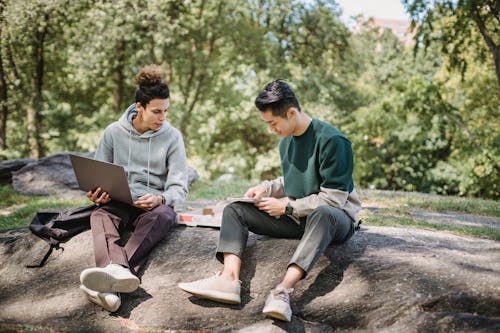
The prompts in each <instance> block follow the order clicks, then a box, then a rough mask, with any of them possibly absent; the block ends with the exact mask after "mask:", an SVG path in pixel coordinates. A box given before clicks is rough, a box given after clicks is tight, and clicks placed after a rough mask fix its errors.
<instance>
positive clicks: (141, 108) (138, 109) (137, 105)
mask: <svg viewBox="0 0 500 333" xmlns="http://www.w3.org/2000/svg"><path fill="white" fill-rule="evenodd" d="M135 109H136V110H137V111H144V107H143V106H142V104H141V103H140V102H137V103H135Z"/></svg>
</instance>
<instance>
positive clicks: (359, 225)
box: [354, 220, 363, 231]
mask: <svg viewBox="0 0 500 333" xmlns="http://www.w3.org/2000/svg"><path fill="white" fill-rule="evenodd" d="M361 223H363V220H359V221H358V223H356V226H355V227H354V230H356V231H359V229H361Z"/></svg>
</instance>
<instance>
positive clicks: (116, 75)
mask: <svg viewBox="0 0 500 333" xmlns="http://www.w3.org/2000/svg"><path fill="white" fill-rule="evenodd" d="M116 50H117V52H118V58H117V64H116V66H115V69H114V71H113V83H114V85H115V87H114V91H113V111H114V112H115V113H120V112H121V111H122V109H121V107H122V106H121V105H122V101H123V82H124V77H123V63H124V61H125V42H124V40H123V39H121V40H119V41H118V43H117V46H116Z"/></svg>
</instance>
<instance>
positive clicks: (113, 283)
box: [80, 264, 139, 293]
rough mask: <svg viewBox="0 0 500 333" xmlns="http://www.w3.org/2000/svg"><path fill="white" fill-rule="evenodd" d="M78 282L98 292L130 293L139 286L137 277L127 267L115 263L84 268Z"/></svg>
mask: <svg viewBox="0 0 500 333" xmlns="http://www.w3.org/2000/svg"><path fill="white" fill-rule="evenodd" d="M80 282H81V283H82V284H83V285H84V286H85V287H87V288H89V289H91V290H95V291H99V292H119V293H131V292H133V291H134V290H136V289H137V288H139V278H138V277H137V276H135V275H134V274H132V272H130V270H129V269H128V268H125V267H123V266H121V265H117V264H109V265H108V266H106V267H104V268H102V267H94V268H88V269H85V270H84V271H83V272H82V273H81V274H80Z"/></svg>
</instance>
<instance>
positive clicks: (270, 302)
mask: <svg viewBox="0 0 500 333" xmlns="http://www.w3.org/2000/svg"><path fill="white" fill-rule="evenodd" d="M292 291H293V289H292V288H289V289H286V288H281V287H279V288H276V289H273V290H271V293H270V294H269V296H268V297H267V300H266V304H265V305H264V309H263V310H262V313H263V314H265V315H266V316H269V317H272V318H276V319H279V320H283V321H290V320H292V308H291V307H290V293H291V292H292Z"/></svg>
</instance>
